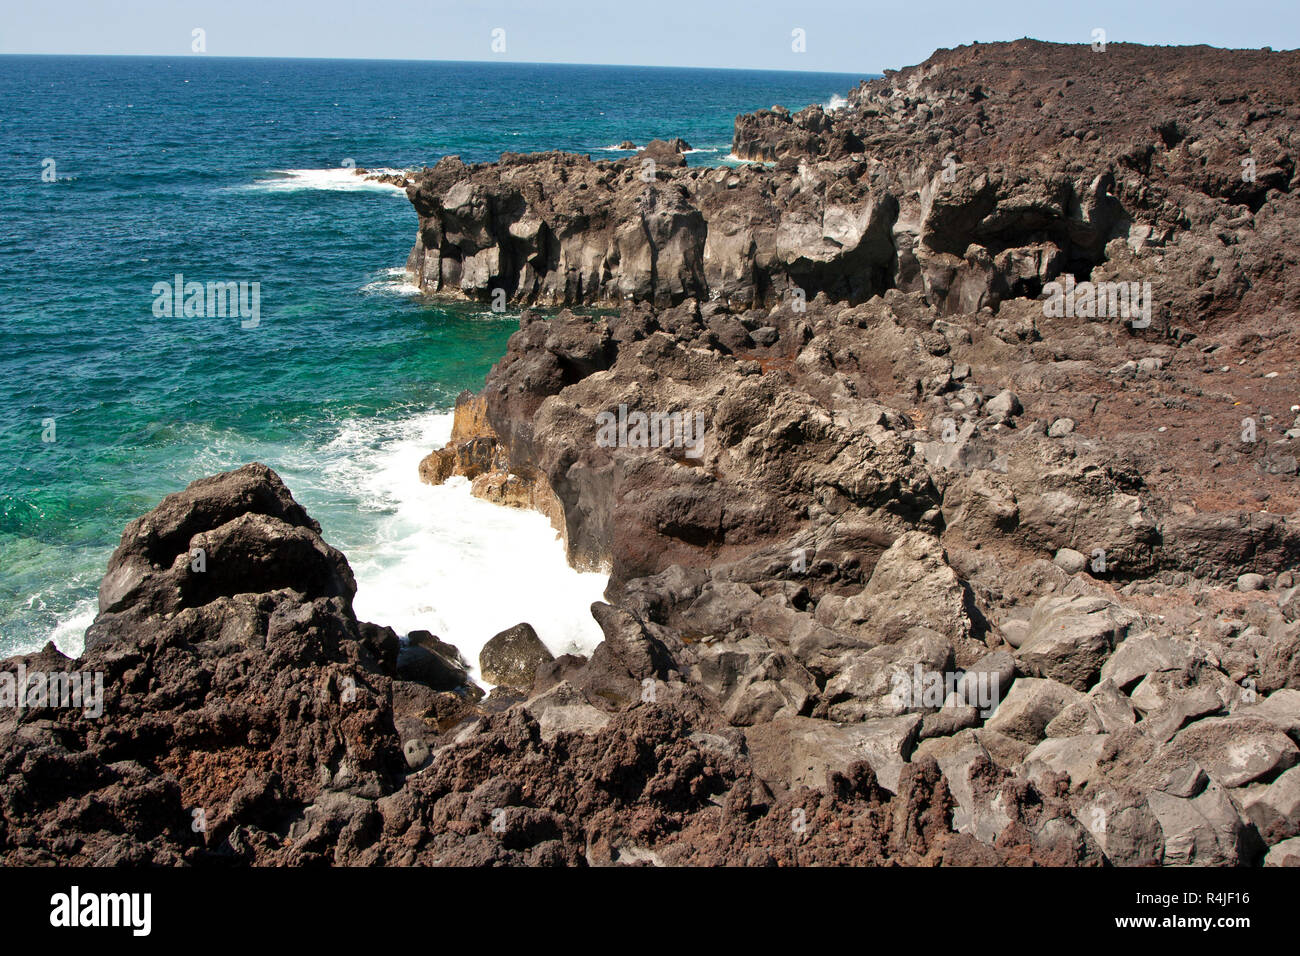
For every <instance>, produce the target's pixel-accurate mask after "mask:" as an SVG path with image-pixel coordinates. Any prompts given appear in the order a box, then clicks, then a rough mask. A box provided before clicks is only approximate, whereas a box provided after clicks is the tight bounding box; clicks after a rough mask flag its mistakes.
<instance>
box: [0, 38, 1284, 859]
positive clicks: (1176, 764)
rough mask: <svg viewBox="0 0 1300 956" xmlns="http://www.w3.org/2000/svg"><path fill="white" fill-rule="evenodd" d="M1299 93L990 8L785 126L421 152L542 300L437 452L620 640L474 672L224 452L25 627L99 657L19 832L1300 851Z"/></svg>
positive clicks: (132, 855)
mask: <svg viewBox="0 0 1300 956" xmlns="http://www.w3.org/2000/svg"><path fill="white" fill-rule="evenodd" d="M1297 90H1300V54H1297V53H1272V52H1262V51H1260V52H1257V51H1223V50H1215V49H1210V48H1205V47H1197V48H1153V47H1138V46H1131V45H1125V44H1112V45H1110V46H1109V47H1107V49H1106V51H1105V52H1104V53H1096V54H1094V53H1092V52H1091V51H1090V50H1089V49H1088V48H1087V47H1070V46H1060V45H1053V44H1045V43H1038V42H1036V41H1017V42H1016V43H1009V44H980V45H974V46H970V47H962V48H959V49H956V50H946V51H940V52H938V53H936V54H935V55H934V56H932V57H931V58H930V59H929V60H927V61H926V62H925V63H923V64H921V65H919V66H916V67H911V68H908V69H906V70H902V71H898V72H891V73H889V74H887V75H886V76H885V77H884V78H883V79H881V80H876V81H872V82H869V83H864V84H862V85H861V86H860V87H858V88H857V89H855V90H853V91H851V92H850V93H849V95H848V97H847V105H846V106H844V107H843V108H842V109H838V110H835V111H831V112H828V111H826V110H824V109H822V108H821V107H808V108H807V109H804V110H801V111H799V112H797V113H790V112H789V111H788V110H784V109H773V110H766V111H761V112H759V113H756V114H749V115H746V116H741V117H738V118H737V120H736V128H735V140H734V144H733V151H734V152H735V153H736V155H737V156H740V157H742V158H745V159H752V160H756V161H761V162H763V163H766V164H769V165H747V166H742V167H739V168H735V169H731V168H705V167H689V166H687V165H686V162H685V158H684V156H683V154H682V149H683V148H686V147H685V144H682V143H674V142H665V141H655V142H652V143H651V144H649V145H648V146H647V147H646V148H645V149H643V150H641V151H640V152H638V153H637V154H636V155H634V156H631V157H628V158H625V159H621V160H617V161H591V160H589V159H587V158H585V157H579V156H571V155H565V154H559V153H547V154H538V155H528V156H523V155H514V154H505V155H503V156H502V158H501V160H500V162H498V163H489V164H480V165H475V166H466V165H465V164H463V163H461V162H460V161H459V159H457V158H455V157H450V158H447V159H444V160H442V161H440V162H439V163H438V164H437V165H436V166H434V167H431V168H428V169H425V170H421V171H412V172H409V173H407V174H406V175H405V182H406V186H407V194H408V196H409V198H410V201H411V203H412V205H413V207H414V208H415V210H416V212H417V214H418V217H419V227H418V234H417V239H416V242H415V245H414V248H413V249H412V252H411V256H410V260H409V262H408V268H409V269H410V271H411V273H412V276H413V279H414V281H415V282H416V283H417V284H418V285H419V286H420V288H421V289H422V290H424V291H425V292H427V293H429V294H434V295H440V296H447V295H451V296H457V297H464V298H469V299H473V300H476V301H482V302H486V303H492V304H493V305H494V306H497V305H500V304H502V303H505V304H509V305H513V306H515V307H521V308H523V309H524V312H523V316H522V319H521V322H520V329H519V331H518V332H517V333H516V334H515V335H514V336H513V337H512V338H511V340H510V343H509V346H508V349H507V353H506V355H505V356H504V357H503V358H502V360H501V361H500V362H499V363H498V364H497V365H496V366H495V367H494V368H493V370H492V372H491V373H490V375H489V376H488V379H487V382H486V383H485V387H484V389H483V391H482V392H481V393H478V394H470V393H466V394H464V395H462V396H461V398H460V399H459V400H458V402H457V406H456V416H455V419H456V420H455V427H454V431H453V435H452V441H451V443H450V444H449V445H448V446H447V447H446V448H444V449H439V450H436V451H433V452H432V453H431V454H430V456H429V457H428V458H427V459H425V461H424V462H423V463H422V464H421V466H420V474H421V477H422V478H423V479H424V480H426V481H429V482H433V483H438V482H441V481H445V480H446V479H447V478H448V477H450V476H452V475H460V476H464V477H466V478H468V479H470V480H471V482H472V487H473V490H474V493H475V494H476V495H479V496H480V497H483V498H485V499H488V500H492V501H496V502H498V503H500V504H502V505H507V506H513V507H525V508H533V509H535V510H538V511H540V512H541V513H543V514H545V515H546V516H547V517H548V518H549V519H550V520H551V522H552V524H553V525H554V526H555V528H556V530H557V532H558V533H559V534H560V535H561V537H562V539H563V541H564V544H565V547H566V551H567V553H568V556H569V559H570V561H571V563H572V564H574V566H575V567H579V568H584V569H588V568H589V569H601V570H605V571H608V573H609V574H610V582H609V587H608V589H607V591H606V594H605V598H606V603H598V604H596V605H593V607H592V614H593V616H594V617H595V620H596V621H597V623H598V624H599V626H600V628H601V630H602V632H603V634H604V638H605V640H604V642H603V643H602V644H601V645H600V646H599V647H598V648H597V649H596V651H595V652H594V653H593V654H592V656H591V657H590V659H586V658H580V657H576V656H571V655H565V656H562V657H560V658H558V659H557V658H553V657H552V655H551V654H550V653H549V652H548V651H547V650H546V648H545V647H544V646H543V645H542V644H541V642H540V641H539V640H537V637H536V635H535V634H533V633H532V629H531V627H529V626H528V625H527V624H525V623H522V622H521V624H520V626H518V627H516V628H512V629H510V630H509V631H507V632H504V633H503V634H501V635H498V636H497V637H495V638H493V639H492V641H490V642H489V643H488V645H487V646H486V647H485V649H484V652H483V656H482V658H481V659H480V661H479V662H478V663H479V664H480V667H481V669H482V672H483V674H484V675H485V677H487V678H488V679H489V680H490V682H491V683H493V684H495V685H497V686H496V687H495V688H494V689H493V690H492V692H491V693H490V694H487V695H484V694H483V692H482V690H481V689H479V688H478V687H477V686H476V685H474V684H473V683H472V682H471V681H470V680H469V679H468V677H467V675H466V666H465V664H466V662H464V661H462V660H460V659H459V655H458V652H457V651H456V649H455V648H452V647H449V646H448V645H446V644H445V643H443V642H441V641H439V640H438V638H437V637H436V636H435V635H432V634H427V633H424V632H415V633H413V634H411V635H408V636H407V640H406V641H402V640H400V639H399V637H398V635H397V634H395V633H394V632H393V631H392V630H391V629H389V628H386V627H382V626H379V625H375V624H370V623H366V622H361V621H358V620H357V619H356V616H355V614H354V613H353V611H352V598H353V595H354V593H355V589H356V587H355V582H354V581H353V578H352V574H351V571H350V569H349V567H348V565H347V561H346V559H345V558H344V556H343V555H342V554H340V553H339V552H338V551H337V550H335V549H333V548H332V547H330V546H329V545H328V544H327V543H326V542H325V541H324V540H322V538H321V535H320V527H319V525H317V524H316V522H314V521H313V520H312V519H311V518H310V516H308V515H307V514H306V513H305V512H304V511H303V509H302V508H301V507H300V506H299V505H298V504H297V503H296V502H295V501H294V500H293V498H292V496H291V495H290V492H289V490H288V489H287V488H285V486H284V485H283V484H282V482H280V480H279V478H278V477H277V476H276V475H275V474H274V473H273V472H271V471H270V470H269V469H267V468H265V467H263V466H260V465H250V466H246V467H245V468H242V469H239V470H238V471H235V472H230V473H227V474H224V475H219V476H215V477H213V478H207V479H203V480H201V481H199V482H195V483H194V484H193V485H191V486H190V487H189V488H188V489H186V490H185V491H184V492H181V493H179V494H176V495H171V496H169V497H168V498H167V499H165V500H164V501H163V502H162V504H160V505H159V506H158V508H156V509H155V510H154V511H152V512H150V513H149V514H148V515H145V516H144V517H142V518H140V519H138V520H137V521H135V522H133V523H132V524H131V525H130V526H129V527H128V528H127V529H126V531H125V533H124V535H123V538H122V543H121V546H120V547H119V549H118V550H117V552H116V553H115V554H114V556H113V558H112V559H111V561H110V564H109V568H108V572H107V574H106V576H105V578H104V582H103V584H102V586H101V590H100V614H99V616H98V617H97V618H96V620H95V623H94V624H93V625H92V627H91V628H90V630H89V631H88V632H87V638H86V652H85V654H84V655H83V656H82V657H81V658H80V659H79V660H78V661H76V662H75V663H74V662H71V661H68V660H67V659H65V658H62V657H61V655H59V654H58V652H57V651H56V650H55V649H54V648H53V647H52V646H50V647H47V648H46V649H45V650H44V651H42V652H41V654H39V655H31V656H28V657H27V658H24V659H22V661H21V662H19V661H17V660H12V659H11V660H10V661H7V662H5V664H4V666H3V668H2V669H4V670H13V669H14V668H15V667H16V666H17V665H18V663H22V665H23V666H24V667H26V669H27V670H28V671H29V672H58V671H65V670H70V669H72V668H74V667H75V668H76V669H77V670H80V671H90V672H102V674H103V675H104V700H103V714H102V715H101V716H98V717H91V716H88V715H87V714H85V713H83V712H82V711H80V710H77V709H75V708H60V707H50V706H45V707H33V706H28V707H27V708H25V709H21V710H5V711H0V738H2V739H0V761H3V768H2V770H0V781H3V783H2V788H3V789H2V791H0V792H2V793H3V800H4V813H3V815H2V816H0V859H3V860H4V862H6V863H7V864H11V865H12V864H25V863H42V864H51V863H93V864H181V863H190V864H212V863H223V862H225V863H240V864H286V865H299V864H307V863H318V862H321V863H334V864H345V865H348V864H390V865H435V864H445V865H456V864H471V865H478V864H529V865H543V864H563V865H582V864H588V865H607V864H654V865H676V864H691V865H696V864H698V865H718V864H738V865H795V864H813V863H818V864H824V863H834V864H859V865H864V864H865V865H880V864H896V865H935V864H949V865H972V864H973V865H1007V864H1016V865H1021V864H1024V865H1119V866H1145V865H1161V864H1164V865H1178V864H1200V865H1258V864H1261V863H1265V864H1268V865H1296V864H1300V766H1297V764H1300V747H1297V743H1300V590H1297V585H1300V580H1297V578H1296V576H1295V569H1296V565H1297V557H1298V556H1300V533H1298V530H1300V525H1298V522H1300V514H1298V513H1297V507H1298V506H1300V496H1298V495H1297V492H1296V482H1297V481H1298V480H1300V477H1297V454H1300V451H1298V446H1300V416H1298V415H1297V413H1300V407H1297V406H1300V381H1298V379H1300V375H1298V374H1297V372H1296V368H1297V363H1296V358H1297V356H1298V354H1300V338H1298V337H1297V326H1296V322H1295V316H1296V310H1297V306H1298V305H1300V280H1298V279H1297V278H1296V271H1295V266H1296V257H1297V252H1296V249H1297V248H1298V247H1300V246H1298V244H1297V241H1296V240H1297V232H1300V206H1298V201H1297V197H1296V191H1295V186H1296V184H1297V178H1296V168H1295V166H1296V164H1295V157H1296V142H1295V133H1294V130H1295V129H1296V128H1297V121H1300V96H1298V95H1297V92H1296V91H1297ZM540 306H547V307H556V308H560V309H561V310H562V311H560V312H559V313H558V315H552V316H549V317H546V316H543V315H541V314H538V313H536V312H534V311H532V310H531V308H530V307H540ZM1121 306H1122V311H1121ZM578 307H583V308H582V309H581V310H580V312H577V313H575V312H574V311H571V310H572V309H575V308H578ZM592 311H595V312H597V313H599V314H597V315H594V316H593V315H591V314H588V313H590V312H592ZM503 586H507V585H505V584H503ZM444 599H455V598H454V596H446V597H445V598H444Z"/></svg>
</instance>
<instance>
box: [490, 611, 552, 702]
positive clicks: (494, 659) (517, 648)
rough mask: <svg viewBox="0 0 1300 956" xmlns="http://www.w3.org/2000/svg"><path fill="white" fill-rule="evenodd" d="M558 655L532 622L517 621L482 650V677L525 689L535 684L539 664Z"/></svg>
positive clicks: (496, 682) (492, 681)
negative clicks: (548, 645) (518, 622)
mask: <svg viewBox="0 0 1300 956" xmlns="http://www.w3.org/2000/svg"><path fill="white" fill-rule="evenodd" d="M554 659H555V656H554V655H553V654H552V653H551V652H550V651H549V650H548V649H547V647H546V645H545V644H543V643H542V639H541V638H540V637H538V636H537V632H536V631H534V630H533V627H532V625H531V624H528V623H526V622H525V623H523V624H516V625H515V626H514V627H512V628H508V629H507V630H504V631H502V632H501V633H500V634H497V635H495V636H494V637H493V638H492V639H491V640H490V641H488V642H487V643H486V644H484V645H483V650H481V651H479V655H478V666H479V673H480V674H482V675H483V680H485V681H487V682H488V683H489V684H500V685H503V686H505V687H514V688H519V689H523V690H526V689H528V688H530V687H532V686H533V679H534V678H535V677H536V676H537V668H538V667H539V666H540V665H542V664H545V663H548V662H550V661H553V660H554Z"/></svg>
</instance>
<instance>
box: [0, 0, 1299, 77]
mask: <svg viewBox="0 0 1300 956" xmlns="http://www.w3.org/2000/svg"><path fill="white" fill-rule="evenodd" d="M1096 27H1101V28H1103V29H1105V30H1106V33H1107V39H1108V40H1110V41H1112V42H1120V41H1132V42H1139V43H1161V44H1184V43H1207V44H1210V45H1212V46H1225V47H1260V46H1272V47H1273V48H1274V49H1278V50H1280V49H1292V48H1295V47H1297V46H1300V3H1298V2H1297V0H1230V2H1228V3H1223V2H1219V0H1215V2H1211V0H1179V2H1174V0H1089V2H1088V3H1076V4H1065V3H1060V2H1059V0H1019V2H1014V3H990V2H987V0H985V2H980V0H913V2H907V0H891V2H876V0H863V2H856V3H855V2H851V0H783V2H778V0H745V2H738V0H366V2H357V0H0V53H119V54H162V55H192V53H191V45H192V39H191V38H192V31H193V30H194V29H195V28H201V29H202V30H204V31H205V39H206V47H207V55H209V56H292V57H298V56H309V57H361V58H371V57H373V58H381V59H431V60H491V59H504V60H516V61H524V62H552V63H625V64H651V65H659V66H714V67H750V68H759V69H784V70H826V71H843V72H879V71H880V70H882V69H884V68H887V67H902V66H907V65H909V64H912V63H918V62H920V61H921V60H923V59H925V58H926V57H927V56H928V55H929V54H930V53H931V52H932V51H933V50H935V49H936V48H938V47H951V46H957V45H960V44H963V43H968V42H970V41H972V40H980V41H990V40H1014V39H1017V38H1019V37H1022V36H1032V37H1036V38H1038V39H1042V40H1056V41H1062V42H1071V43H1086V42H1089V40H1090V39H1091V34H1092V31H1093V29H1094V28H1096ZM796 28H798V29H801V30H803V31H805V36H806V52H803V53H796V52H794V51H793V50H792V48H791V46H792V42H793V41H792V36H791V34H792V31H793V30H795V29H796ZM496 29H501V30H504V31H505V52H504V53H500V52H494V51H493V50H492V47H491V44H492V31H493V30H496Z"/></svg>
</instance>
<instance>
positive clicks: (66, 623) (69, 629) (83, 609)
mask: <svg viewBox="0 0 1300 956" xmlns="http://www.w3.org/2000/svg"><path fill="white" fill-rule="evenodd" d="M98 613H99V599H98V598H86V599H85V600H84V601H80V602H78V603H77V606H76V607H75V608H74V609H73V611H72V613H71V614H68V615H67V616H66V617H62V618H60V619H59V623H58V625H57V626H55V628H54V630H53V632H51V634H50V637H49V639H50V640H51V641H53V642H54V646H55V647H57V648H58V649H59V650H60V651H61V652H62V653H64V654H66V655H67V656H68V657H74V658H75V657H80V656H81V652H82V651H84V650H85V649H86V628H88V627H90V625H91V624H93V623H94V622H95V615H96V614H98ZM37 650H40V648H36V647H34V648H32V649H31V651H26V650H24V651H19V652H18V653H32V652H34V651H37Z"/></svg>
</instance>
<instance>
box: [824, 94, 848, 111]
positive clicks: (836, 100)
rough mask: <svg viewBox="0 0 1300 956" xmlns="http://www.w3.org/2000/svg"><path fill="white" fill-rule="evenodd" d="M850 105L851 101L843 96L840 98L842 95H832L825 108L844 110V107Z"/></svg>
mask: <svg viewBox="0 0 1300 956" xmlns="http://www.w3.org/2000/svg"><path fill="white" fill-rule="evenodd" d="M848 105H849V101H848V100H847V99H845V98H844V97H843V96H840V94H838V93H832V94H831V98H830V99H829V100H828V101H827V103H826V106H825V107H824V108H825V109H827V110H842V109H844V107H846V106H848Z"/></svg>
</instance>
